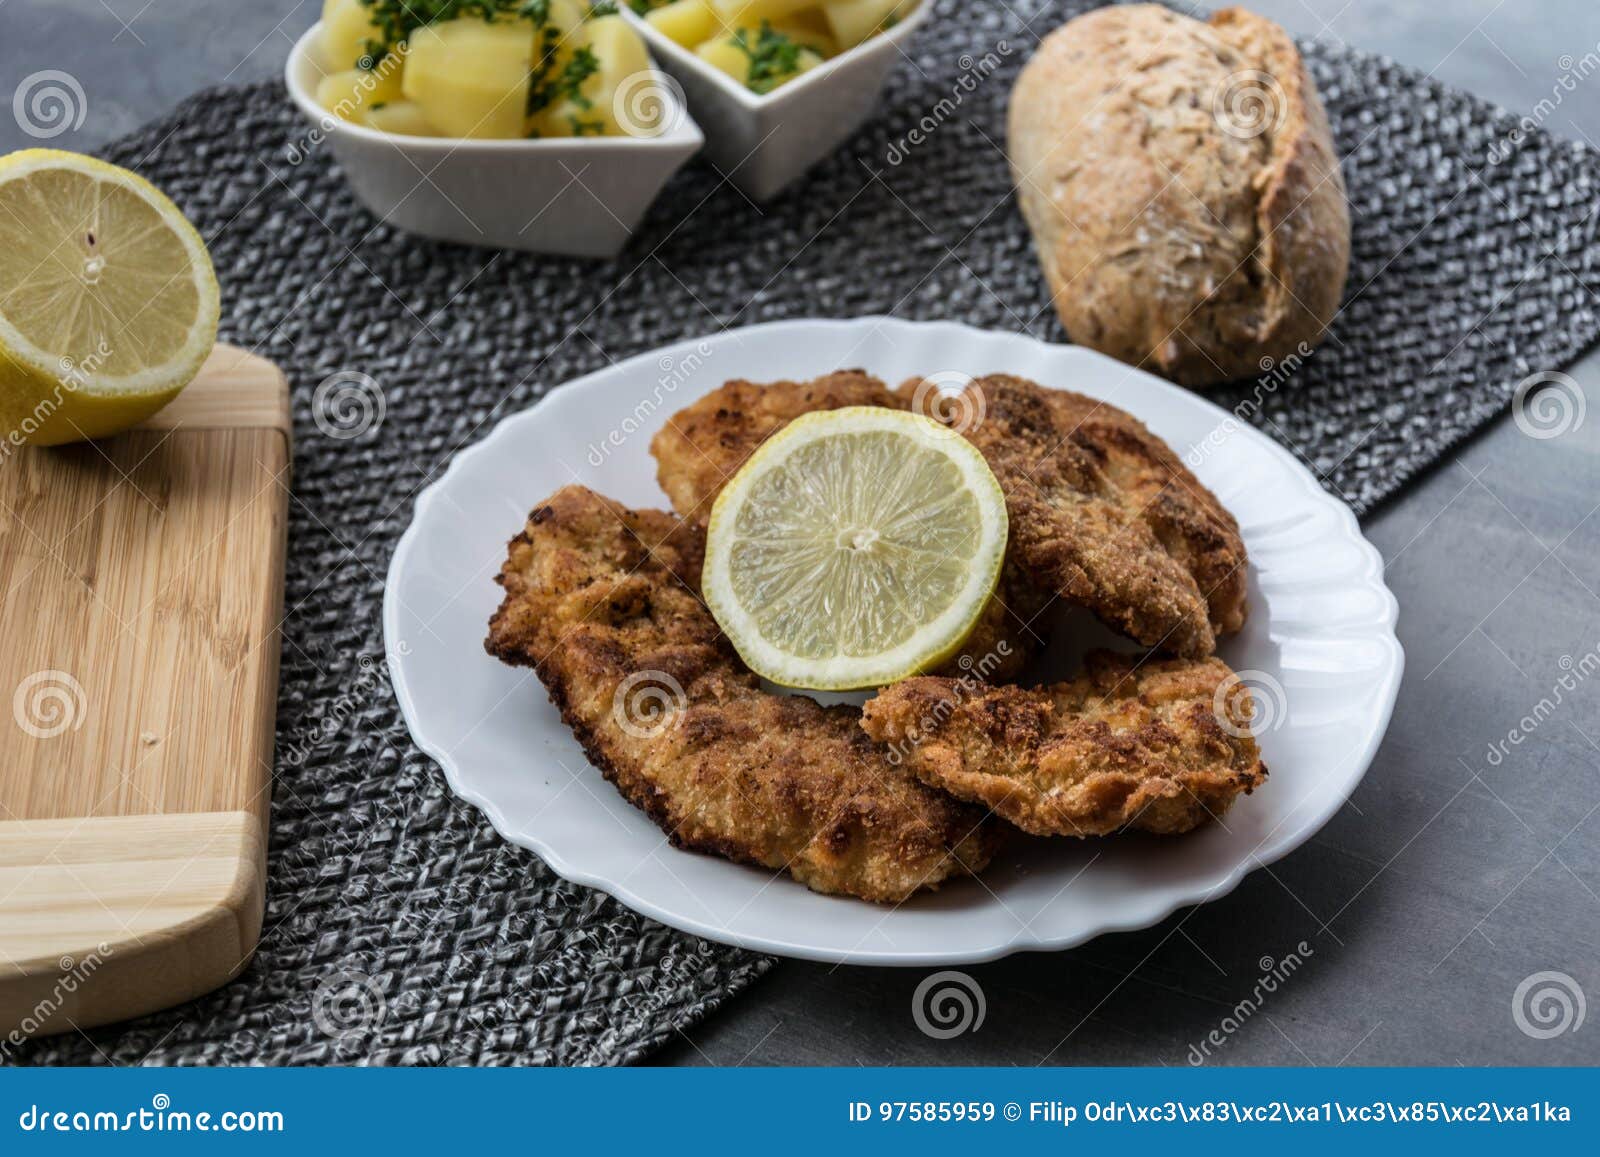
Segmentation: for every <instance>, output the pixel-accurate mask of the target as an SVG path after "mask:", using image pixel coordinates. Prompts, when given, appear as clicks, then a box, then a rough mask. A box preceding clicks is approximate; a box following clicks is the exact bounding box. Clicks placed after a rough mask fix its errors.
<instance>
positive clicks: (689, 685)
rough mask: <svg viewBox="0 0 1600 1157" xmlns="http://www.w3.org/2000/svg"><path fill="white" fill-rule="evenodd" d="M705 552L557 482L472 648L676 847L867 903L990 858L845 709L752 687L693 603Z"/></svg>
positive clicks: (971, 830)
mask: <svg viewBox="0 0 1600 1157" xmlns="http://www.w3.org/2000/svg"><path fill="white" fill-rule="evenodd" d="M704 552H705V538H704V531H703V530H702V529H700V528H699V527H698V526H696V525H693V524H690V523H687V522H680V521H679V520H678V519H676V518H674V517H673V516H672V515H670V514H666V513H663V512H660V511H654V510H640V511H634V510H629V509H627V508H625V507H623V506H621V505H619V504H617V503H614V502H612V501H611V500H609V499H607V498H604V497H602V496H600V495H598V494H596V493H594V492H593V491H591V490H587V489H584V488H582V487H577V486H569V487H566V488H565V489H563V490H560V491H557V492H556V493H555V494H554V495H552V496H551V497H550V498H549V499H547V500H546V501H545V502H543V503H541V504H540V505H539V506H537V507H535V508H534V510H533V512H532V513H531V514H530V515H529V516H528V522H527V526H526V527H525V528H524V529H523V531H522V533H521V534H519V535H517V537H516V538H514V539H512V540H511V544H510V554H509V557H508V558H507V560H506V562H505V565H504V567H503V568H502V570H501V573H500V575H499V582H500V584H501V585H502V586H503V587H504V588H505V598H504V601H503V602H502V603H501V605H500V609H499V610H498V611H496V612H495V615H494V617H493V618H492V619H491V620H490V623H489V637H488V640H487V642H486V644H485V645H486V647H487V649H488V651H489V653H490V654H492V655H495V656H497V657H498V658H500V659H502V660H504V661H505V662H507V663H511V664H514V665H519V666H526V667H532V668H533V669H534V670H535V671H537V672H538V675H539V678H540V679H541V680H542V681H543V682H544V685H545V687H546V688H547V689H548V691H549V692H550V698H551V700H552V701H553V702H554V703H555V705H556V707H557V708H558V709H559V710H560V711H561V715H562V718H563V719H564V720H565V721H566V723H567V725H568V726H570V727H571V728H572V731H573V734H574V735H575V736H576V737H577V738H578V741H579V742H580V743H581V744H582V745H583V748H584V750H585V751H586V752H587V753H588V755H589V759H590V760H591V761H592V762H593V763H594V765H595V766H596V767H598V768H600V770H601V772H602V773H603V774H604V775H605V777H606V778H607V779H609V780H610V781H611V782H612V783H614V784H615V785H616V786H617V789H618V790H619V791H621V792H622V794H623V796H624V797H626V798H627V799H628V800H629V801H630V802H631V803H633V804H634V805H636V806H637V807H639V808H641V809H642V810H643V811H644V812H646V813H647V814H648V815H649V816H650V818H651V819H653V820H654V821H655V822H656V823H657V824H658V825H659V826H660V827H661V828H662V830H663V831H665V832H666V833H667V836H668V837H669V838H670V839H671V841H672V842H673V843H674V844H676V845H677V846H679V847H682V848H687V849H691V850H695V851H702V852H712V853H715V854H717V855H721V856H726V857H727V858H729V859H731V860H737V861H741V862H744V863H750V864H758V865H761V866H764V867H768V868H774V869H782V870H786V871H788V872H789V873H790V874H791V875H792V876H793V877H794V878H795V879H796V880H799V881H800V882H801V883H803V884H806V885H807V886H809V887H811V888H814V889H816V890H817V891H819V892H836V893H843V894H846V895H851V896H859V897H861V898H862V899H866V900H880V901H899V900H903V899H905V898H906V897H907V896H909V895H911V894H912V893H913V892H915V891H917V890H918V889H921V888H931V887H935V886H937V885H938V884H939V883H940V882H941V881H943V880H945V879H947V878H948V877H950V876H953V875H959V874H962V873H964V872H976V871H978V870H979V869H981V868H982V867H983V866H984V865H985V864H987V863H988V862H989V859H990V856H991V855H992V854H993V852H994V849H995V847H996V846H997V843H998V841H999V839H1000V838H1001V832H1002V830H1003V826H1002V825H998V824H995V823H993V821H988V822H986V820H985V813H984V811H983V809H982V808H976V807H973V806H971V805H969V804H963V803H960V802H958V801H956V800H954V799H952V798H951V797H950V796H948V795H946V794H944V793H942V792H939V791H935V790H933V789H932V788H928V787H925V786H923V784H922V783H920V782H918V780H917V779H916V777H915V776H914V775H913V774H912V773H911V771H910V770H909V769H907V768H904V767H899V766H896V765H895V764H893V763H891V762H890V761H889V759H888V757H887V755H886V753H885V752H884V751H883V749H882V748H880V747H878V746H877V745H876V744H874V743H872V742H871V741H870V740H869V739H868V738H867V736H866V734H865V733H864V732H863V731H862V730H861V727H860V717H861V712H860V711H859V710H858V709H856V708H853V707H843V706H840V707H823V706H820V705H819V704H818V703H816V702H815V701H814V700H812V699H807V698H801V697H798V696H787V695H773V694H769V693H766V692H764V691H762V690H761V686H760V682H759V680H758V679H757V678H756V677H755V675H753V674H752V673H751V672H750V671H749V670H748V669H747V668H746V667H745V666H744V665H743V663H741V662H740V660H739V658H738V656H737V655H736V654H735V653H734V651H733V649H732V647H730V646H729V644H728V642H727V640H726V639H725V638H724V637H723V635H722V632H721V631H720V630H719V629H718V627H717V624H716V622H715V621H714V620H713V619H712V618H711V614H710V612H708V611H707V610H706V608H705V606H704V605H703V604H702V603H701V601H700V598H699V595H698V593H697V591H698V588H699V580H700V567H701V561H702V559H703V557H704Z"/></svg>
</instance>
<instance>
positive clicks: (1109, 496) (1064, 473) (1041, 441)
mask: <svg viewBox="0 0 1600 1157" xmlns="http://www.w3.org/2000/svg"><path fill="white" fill-rule="evenodd" d="M918 386H919V383H918V382H917V381H916V380H913V381H910V382H906V383H905V384H904V385H902V386H901V387H900V391H899V392H900V395H901V397H903V398H906V399H911V398H912V397H917V398H918V399H919V400H920V401H921V402H922V403H923V406H922V408H924V409H928V410H929V411H930V414H931V416H933V417H941V416H948V415H954V416H956V417H957V419H958V428H959V429H960V430H961V432H962V433H963V434H965V435H966V437H967V439H968V440H969V441H971V442H972V443H973V444H974V445H976V446H977V447H978V449H979V450H981V451H983V456H984V458H985V459H986V460H987V461H988V463H989V468H990V469H991V470H993V471H994V475H995V478H997V479H998V480H999V482H1000V488H1001V489H1002V490H1003V491H1005V495H1006V512H1007V514H1008V515H1009V517H1010V520H1011V551H1010V565H1011V566H1012V567H1013V568H1015V569H1019V570H1021V571H1023V572H1024V573H1025V575H1026V576H1027V578H1028V579H1029V580H1030V581H1031V582H1033V583H1034V584H1035V585H1037V586H1039V587H1041V588H1043V589H1044V590H1045V591H1047V592H1050V593H1053V594H1056V595H1058V596H1059V597H1061V598H1062V599H1065V600H1066V601H1068V602H1070V603H1074V604H1078V605H1081V606H1085V607H1087V608H1088V609H1089V610H1091V611H1093V612H1094V613H1095V614H1096V615H1097V616H1098V617H1099V618H1100V619H1101V620H1102V621H1103V622H1104V623H1106V625H1107V626H1110V627H1112V628H1113V629H1115V630H1118V631H1121V632H1122V633H1124V634H1126V635H1129V636H1131V637H1132V638H1133V639H1135V640H1136V641H1137V642H1139V643H1141V644H1143V645H1144V646H1146V647H1159V648H1160V649H1162V650H1164V651H1168V652H1170V653H1172V654H1176V655H1184V656H1187V657H1189V658H1201V657H1204V656H1206V655H1209V654H1211V653H1212V651H1214V650H1215V649H1216V637H1217V636H1218V635H1226V634H1231V633H1233V632H1235V631H1237V630H1239V629H1240V628H1241V627H1243V626H1244V620H1245V612H1246V604H1245V583H1246V577H1247V575H1246V564H1247V559H1246V556H1245V549H1244V542H1243V540H1242V539H1241V538H1240V536H1239V525H1238V523H1237V522H1235V521H1234V518H1233V516H1232V515H1231V514H1229V513H1228V512H1227V511H1226V510H1225V509H1223V507H1222V504H1221V503H1220V502H1218V501H1217V499H1216V496H1215V495H1213V494H1212V493H1211V491H1209V490H1207V489H1206V488H1205V487H1204V486H1203V485H1201V484H1200V481H1199V480H1198V479H1197V478H1195V476H1194V474H1193V473H1191V472H1190V470H1189V469H1188V467H1186V466H1185V465H1184V464H1183V462H1182V461H1181V460H1179V458H1178V456H1177V455H1176V454H1174V453H1173V452H1172V449H1171V448H1170V447H1169V446H1168V445H1167V444H1166V443H1165V442H1163V441H1162V440H1161V439H1160V438H1157V437H1156V436H1155V435H1154V434H1152V433H1151V432H1150V431H1149V430H1148V429H1146V428H1145V425H1144V423H1143V422H1140V421H1139V420H1138V419H1137V418H1135V417H1133V416H1132V415H1131V414H1128V413H1126V412H1124V411H1122V410H1119V409H1117V408H1116V407H1115V406H1112V405H1108V404H1107V403H1105V402H1102V401H1099V400H1097V399H1095V398H1089V397H1085V396H1084V395H1082V394H1075V393H1071V392H1070V391H1067V390H1053V389H1047V388H1045V387H1044V386H1041V385H1038V384H1037V383H1034V382H1030V381H1028V380H1026V379H1024V378H1017V377H1012V376H1010V375H1006V374H991V375H989V376H987V377H982V378H977V379H974V380H973V381H972V382H971V383H970V384H968V385H967V386H966V388H965V389H964V390H963V391H962V394H961V395H960V396H959V398H958V399H957V400H956V401H954V402H951V401H950V400H949V399H946V400H944V401H943V402H942V403H940V404H939V405H938V407H937V410H935V408H934V407H933V406H932V405H931V404H930V402H931V399H932V398H933V395H932V394H931V393H930V392H929V391H928V390H926V389H919V388H918ZM941 411H942V413H941Z"/></svg>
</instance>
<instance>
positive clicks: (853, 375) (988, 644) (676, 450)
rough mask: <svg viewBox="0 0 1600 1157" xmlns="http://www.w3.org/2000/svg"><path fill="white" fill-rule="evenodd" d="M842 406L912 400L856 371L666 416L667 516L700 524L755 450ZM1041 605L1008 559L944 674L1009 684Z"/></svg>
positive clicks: (743, 393) (778, 385) (719, 397)
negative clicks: (803, 420) (795, 424)
mask: <svg viewBox="0 0 1600 1157" xmlns="http://www.w3.org/2000/svg"><path fill="white" fill-rule="evenodd" d="M846 406H882V407H884V408H886V409H891V410H909V409H911V408H912V400H911V398H910V396H909V395H907V396H904V397H902V396H901V395H899V394H896V393H895V392H894V391H893V390H891V389H889V387H888V386H886V385H884V384H883V383H882V382H881V381H879V380H878V379H877V378H875V377H872V376H871V375H870V374H866V373H864V372H862V371H861V370H840V371H838V372H837V373H832V374H826V375H824V376H822V377H820V378H817V379H815V380H814V381H809V382H787V381H785V382H772V383H770V384H767V385H759V384H757V383H755V382H748V381H743V380H739V381H732V382H728V383H727V384H725V385H723V386H721V387H720V388H718V389H715V390H712V391H711V392H710V393H709V394H707V395H706V396H705V397H703V398H701V399H700V400H699V401H697V402H695V403H693V404H692V405H690V406H688V407H686V408H684V409H682V410H679V411H678V412H677V413H676V414H674V415H672V417H670V418H668V419H667V424H666V425H665V426H663V427H662V428H661V430H660V431H659V432H658V433H657V434H656V436H655V437H654V438H653V439H651V442H650V452H651V453H652V454H654V455H655V458H656V464H657V470H656V477H657V480H658V481H659V482H660V483H661V489H662V490H664V491H666V493H667V497H668V498H670V499H671V500H672V506H673V509H674V510H676V511H677V512H678V513H679V514H681V515H683V517H685V518H688V519H695V520H698V521H701V522H704V521H705V520H706V519H707V518H708V517H710V514H711V504H712V503H713V502H714V501H715V500H716V497H717V495H718V494H719V493H721V491H722V487H723V485H724V484H725V483H726V482H727V481H728V479H730V478H732V477H733V475H734V474H735V473H737V472H738V469H739V467H740V466H743V465H744V463H745V460H746V459H747V458H749V457H750V455H751V454H753V453H755V451H756V449H757V448H758V447H759V446H760V445H761V443H763V442H765V441H766V440H767V439H768V438H770V437H771V436H772V435H774V434H776V433H777V432H778V431H779V430H781V429H783V427H784V426H786V425H788V424H789V423H790V422H791V421H793V420H794V419H795V418H798V417H800V415H802V414H809V413H811V412H813V411H815V410H838V409H843V408H844V407H846ZM1046 602H1048V597H1047V596H1046V595H1044V594H1043V593H1042V592H1041V591H1040V590H1039V589H1038V588H1037V587H1036V586H1035V585H1034V584H1033V583H1031V582H1028V581H1027V580H1026V577H1025V576H1024V575H1023V574H1022V573H1021V572H1020V571H1018V569H1017V568H1016V567H1015V566H1012V565H1011V564H1010V562H1009V560H1008V562H1007V564H1006V566H1005V568H1004V570H1003V571H1002V572H1001V576H1000V586H999V589H998V590H997V591H996V592H995V594H994V596H993V597H992V598H990V600H989V601H988V603H987V604H985V606H984V609H983V613H982V614H981V616H980V617H979V619H978V621H977V623H976V624H974V625H973V628H972V633H971V634H970V635H968V636H967V639H966V641H965V642H964V643H963V644H962V647H961V651H960V652H959V654H958V655H957V656H956V658H955V659H953V660H952V661H951V662H950V663H949V664H947V665H946V667H945V668H944V671H945V673H947V674H951V675H959V674H963V673H965V672H969V671H970V672H972V673H974V674H981V675H982V677H983V678H986V679H990V680H993V681H995V682H1002V683H1003V682H1006V681H1008V680H1010V679H1015V678H1016V677H1017V675H1018V674H1019V673H1020V672H1021V671H1022V669H1023V667H1025V666H1026V665H1027V663H1028V660H1029V659H1031V658H1032V657H1033V656H1034V654H1035V653H1036V652H1037V651H1038V650H1039V648H1040V647H1041V646H1042V645H1043V643H1044V634H1045V633H1046V628H1045V625H1044V623H1043V621H1042V620H1041V619H1040V612H1041V611H1042V610H1043V609H1044V606H1045V604H1046Z"/></svg>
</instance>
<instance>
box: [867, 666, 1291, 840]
mask: <svg viewBox="0 0 1600 1157" xmlns="http://www.w3.org/2000/svg"><path fill="white" fill-rule="evenodd" d="M1250 714H1251V711H1250V705H1249V691H1248V689H1247V688H1245V687H1244V686H1243V685H1242V684H1240V683H1239V682H1238V680H1237V679H1236V678H1235V677H1234V676H1233V673H1232V672H1231V671H1230V670H1229V669H1228V667H1227V665H1226V664H1224V663H1223V662H1222V661H1221V660H1219V659H1204V660H1190V659H1166V660H1143V661H1141V660H1139V659H1138V658H1136V657H1132V656H1126V655H1115V654H1112V653H1110V652H1106V651H1101V652H1097V653H1095V654H1092V655H1090V656H1089V658H1088V660H1087V661H1086V668H1085V671H1084V673H1083V674H1082V675H1080V676H1079V677H1078V678H1076V679H1073V680H1072V681H1071V682H1068V683H1058V684H1056V685H1055V686H1052V687H1041V688H1037V689H1028V688H1022V687H993V686H989V685H988V684H985V683H981V682H979V681H977V680H970V679H968V680H958V679H940V678H935V677H932V676H924V677H920V678H915V679H907V680H905V681H904V682H902V683H897V684H895V685H894V686H892V687H886V688H885V689H884V690H883V691H881V692H879V694H878V695H877V696H876V697H875V698H873V699H871V700H869V701H868V703H867V705H866V707H865V709H864V711H863V714H862V722H861V725H862V727H864V728H865V729H866V731H867V734H869V735H871V736H872V738H874V739H876V740H878V741H880V742H882V743H885V744H887V745H888V746H889V749H890V751H891V753H892V755H893V757H894V758H897V759H900V760H902V761H903V762H905V763H907V764H908V765H909V766H910V767H911V768H912V769H913V770H915V771H916V773H917V775H918V776H920V777H921V779H922V780H923V782H924V783H928V784H930V785H932V786H935V787H939V788H942V789H943V790H945V791H948V792H950V793H951V794H952V795H955V796H957V797H958V798H960V799H964V800H969V801H971V802H973V803H979V804H983V805H984V806H986V807H989V808H992V809H993V810H994V812H995V814H997V815H999V816H1001V817H1003V818H1004V819H1007V820H1010V821H1011V822H1012V823H1013V824H1015V825H1017V826H1018V827H1019V828H1021V829H1023V830H1024V831H1027V832H1032V833H1033V834H1035V835H1058V836H1099V835H1109V834H1111V833H1112V832H1117V831H1122V830H1125V829H1133V830H1137V831H1146V832H1158V833H1162V834H1175V833H1178V832H1186V831H1189V830H1190V829H1192V828H1195V827H1198V826H1199V825H1201V824H1203V823H1205V822H1206V821H1207V820H1209V819H1212V818H1214V817H1216V816H1220V815H1221V814H1222V813H1223V812H1225V811H1227V810H1228V807H1229V805H1230V804H1232V803H1233V801H1234V799H1235V798H1236V797H1237V796H1239V795H1240V794H1248V793H1249V792H1250V791H1252V790H1253V789H1254V788H1255V787H1257V786H1258V785H1259V784H1260V783H1262V782H1263V781H1264V780H1265V779H1266V775H1267V769H1266V766H1265V765H1264V764H1263V763H1262V762H1261V753H1260V751H1259V749H1258V748H1257V746H1256V742H1255V739H1254V738H1253V737H1252V736H1251V734H1250V729H1249V719H1250Z"/></svg>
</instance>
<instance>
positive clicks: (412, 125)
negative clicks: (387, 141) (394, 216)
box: [317, 0, 650, 140]
mask: <svg viewBox="0 0 1600 1157" xmlns="http://www.w3.org/2000/svg"><path fill="white" fill-rule="evenodd" d="M321 55H322V58H323V63H324V65H325V66H326V67H328V68H330V69H331V70H332V71H330V72H329V73H328V74H327V75H326V76H325V77H324V78H323V80H322V81H321V83H320V84H319V85H318V86H317V102H318V103H319V104H321V105H322V106H323V107H325V108H327V109H328V110H329V111H330V112H332V113H334V114H335V115H336V116H339V117H342V118H344V119H345V120H349V121H352V122H354V123H357V124H362V125H365V126H367V127H368V128H373V129H378V130H380V131H382V132H392V133H402V134H405V135H408V136H445V137H462V138H477V139H490V140H509V139H520V138H526V137H570V136H620V135H626V133H627V132H628V131H629V129H631V130H632V131H633V132H635V133H637V132H641V131H646V130H648V129H649V127H650V126H644V125H638V124H631V125H628V126H624V125H622V124H620V123H619V122H618V120H617V114H616V111H615V110H614V108H613V104H614V101H615V97H616V95H617V92H618V90H619V89H620V88H621V86H622V85H623V83H624V82H625V81H627V80H628V78H630V77H632V76H633V75H635V74H636V73H639V72H642V71H646V70H648V69H649V68H650V57H649V54H648V53H647V52H646V50H645V47H644V41H643V40H642V39H641V38H640V36H639V34H638V33H637V32H635V31H634V29H633V28H632V27H630V26H629V25H628V23H627V21H626V20H624V19H623V18H622V17H621V16H619V15H617V14H616V13H615V6H614V5H613V4H609V3H596V2H593V0H434V2H433V3H430V4H418V3H416V0H324V4H323V9H322V33H321ZM634 107H635V108H638V107H650V106H649V105H648V103H646V104H644V105H642V106H641V105H640V104H638V102H635V105H634Z"/></svg>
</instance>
